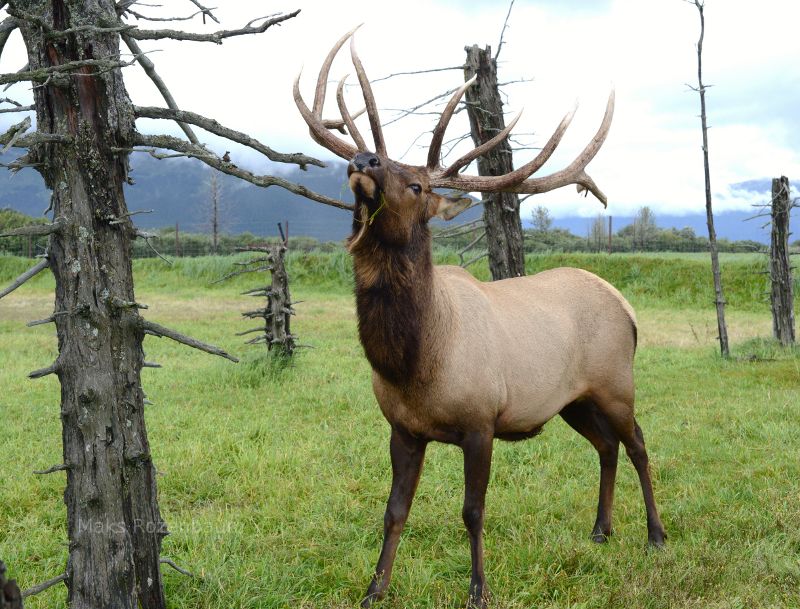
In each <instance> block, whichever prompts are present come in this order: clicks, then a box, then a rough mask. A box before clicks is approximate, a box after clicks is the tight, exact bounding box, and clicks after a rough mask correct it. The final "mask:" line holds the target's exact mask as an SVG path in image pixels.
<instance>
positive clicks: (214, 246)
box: [176, 171, 219, 254]
mask: <svg viewBox="0 0 800 609" xmlns="http://www.w3.org/2000/svg"><path fill="white" fill-rule="evenodd" d="M208 186H209V194H210V195H211V214H210V215H211V218H210V220H211V251H212V252H213V253H214V254H216V253H218V251H217V250H218V247H219V178H218V177H217V172H215V171H214V172H212V173H211V177H210V178H209V182H208ZM176 235H177V233H176Z"/></svg>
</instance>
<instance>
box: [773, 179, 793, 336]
mask: <svg viewBox="0 0 800 609" xmlns="http://www.w3.org/2000/svg"><path fill="white" fill-rule="evenodd" d="M790 213H791V200H790V198H789V178H787V177H785V176H781V177H780V178H775V179H774V180H772V234H771V239H770V257H769V275H770V280H771V282H772V287H771V289H770V304H771V306H772V333H773V335H774V336H775V338H776V339H777V340H779V341H780V343H781V344H782V345H784V346H789V345H793V344H794V342H795V331H794V289H793V285H792V264H791V259H790V258H789V216H790Z"/></svg>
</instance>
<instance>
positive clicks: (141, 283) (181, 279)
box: [0, 249, 800, 311]
mask: <svg viewBox="0 0 800 609" xmlns="http://www.w3.org/2000/svg"><path fill="white" fill-rule="evenodd" d="M252 256H253V254H246V253H243V254H238V255H236V256H204V257H199V258H172V259H171V260H172V265H168V264H166V263H165V262H164V261H162V260H160V259H158V258H149V259H139V260H135V261H134V269H135V274H136V282H137V289H139V290H150V289H170V290H174V291H176V293H182V294H184V295H186V296H187V297H188V296H190V295H191V294H192V292H193V291H195V290H197V289H198V288H206V287H208V288H211V289H221V290H226V289H237V288H242V289H246V288H248V287H251V286H253V285H257V284H258V282H263V281H264V276H263V275H261V276H260V277H259V276H256V275H253V274H249V275H243V276H241V277H238V278H235V279H233V280H229V281H226V282H222V283H214V282H215V281H217V280H218V279H220V278H221V277H223V276H224V275H226V274H227V273H229V272H231V270H233V269H235V268H236V267H235V265H234V262H236V261H242V260H246V259H248V258H250V257H252ZM435 258H436V262H437V263H438V264H456V263H457V262H458V256H457V254H456V253H455V252H453V251H448V250H446V249H437V250H436V254H435ZM29 266H31V262H30V261H29V260H25V259H23V258H17V257H12V256H0V281H1V282H9V281H11V279H13V278H14V277H16V276H17V275H19V274H21V273H22V272H23V271H24V270H25V269H27V268H28V267H29ZM559 266H572V267H578V268H583V269H586V270H588V271H591V272H593V273H596V274H597V275H599V276H601V277H603V278H604V279H606V280H607V281H609V282H610V283H611V284H613V285H614V286H616V287H617V288H618V289H619V290H620V291H621V292H622V293H623V294H624V295H625V296H626V297H627V298H629V299H630V300H631V301H632V302H633V303H634V304H635V305H637V306H641V305H644V306H652V307H671V308H675V307H678V308H700V309H703V308H706V307H712V306H713V301H714V294H713V284H712V281H711V270H710V263H709V262H708V260H707V258H706V257H702V256H696V255H682V256H661V255H652V254H615V255H612V256H609V255H607V254H582V253H575V254H530V255H528V256H527V258H526V271H527V272H528V274H533V273H537V272H540V271H544V270H547V269H551V268H555V267H559ZM287 268H288V272H289V275H290V280H291V285H297V286H303V287H306V286H309V287H310V286H316V287H317V288H318V289H324V290H338V291H341V292H347V291H349V290H351V288H352V285H353V276H352V263H351V260H350V257H349V256H348V255H347V253H346V252H345V251H344V250H343V249H340V250H337V251H333V252H321V251H311V252H302V251H289V252H288V253H287ZM765 268H766V261H765V259H764V258H763V257H758V256H753V255H747V256H742V255H736V254H731V255H729V256H726V255H723V256H722V273H723V282H724V286H725V296H726V299H727V301H728V304H729V306H730V307H732V308H734V309H739V310H744V311H759V310H765V307H766V306H767V305H766V294H767V291H768V289H769V283H768V279H767V276H766V275H765V274H764V272H763V271H764V270H765ZM469 270H470V272H471V273H473V274H474V275H475V276H476V277H477V278H478V279H481V280H484V281H485V280H488V279H489V278H490V275H489V268H488V264H487V262H486V260H481V261H479V262H478V263H477V264H475V265H473V266H471V267H470V269H469ZM35 281H36V282H37V283H36V285H41V286H44V285H50V284H49V283H48V282H50V281H51V279H49V274H48V273H42V275H41V276H40V277H39V278H37V279H36V280H35ZM795 283H796V288H795V293H797V294H800V273H798V274H797V275H796V277H795Z"/></svg>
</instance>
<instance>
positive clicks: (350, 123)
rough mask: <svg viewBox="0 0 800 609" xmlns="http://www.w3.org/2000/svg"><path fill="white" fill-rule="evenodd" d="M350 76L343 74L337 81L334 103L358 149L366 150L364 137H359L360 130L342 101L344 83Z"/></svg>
mask: <svg viewBox="0 0 800 609" xmlns="http://www.w3.org/2000/svg"><path fill="white" fill-rule="evenodd" d="M348 76H350V75H349V74H345V76H344V78H342V80H340V81H339V86H338V87H337V88H336V103H337V104H338V105H339V112H340V113H341V115H342V120H343V121H344V124H345V125H347V130H348V131H349V132H350V135H351V136H352V138H353V141H354V142H355V143H356V146H358V149H359V150H362V151H366V150H367V144H366V142H365V141H364V138H363V137H361V132H360V131H359V130H358V127H356V123H355V121H354V120H353V117H352V116H350V111H349V110H348V109H347V105H346V104H345V103H344V83H345V81H346V80H347V77H348Z"/></svg>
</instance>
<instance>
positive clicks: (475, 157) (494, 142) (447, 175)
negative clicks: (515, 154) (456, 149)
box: [440, 110, 535, 178]
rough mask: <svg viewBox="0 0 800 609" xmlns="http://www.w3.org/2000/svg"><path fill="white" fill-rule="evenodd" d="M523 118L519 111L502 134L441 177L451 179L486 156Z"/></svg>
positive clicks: (451, 167)
mask: <svg viewBox="0 0 800 609" xmlns="http://www.w3.org/2000/svg"><path fill="white" fill-rule="evenodd" d="M521 116H522V110H520V111H519V113H518V114H517V115H516V116H515V117H514V120H512V121H511V122H510V123H509V124H508V126H507V127H506V128H505V129H503V130H502V131H501V132H500V133H498V134H497V135H495V136H494V137H493V138H492V139H490V140H489V141H486V142H484V143H483V144H481V145H480V146H478V147H477V148H473V149H472V150H470V151H469V152H468V153H467V154H465V155H464V156H462V157H461V158H459V159H458V160H457V161H456V162H455V163H453V164H452V165H450V166H449V167H448V168H447V169H445V170H444V171H442V172H441V174H440V177H442V178H446V177H449V176H451V175H453V174H455V173H456V172H458V170H459V169H461V168H462V167H465V166H467V165H469V164H470V163H471V162H472V161H474V160H475V159H477V158H478V157H479V156H481V155H482V154H485V153H486V152H488V151H489V150H491V149H492V148H494V147H495V146H497V145H498V144H499V143H500V142H502V141H503V140H504V139H505V138H506V137H508V134H509V133H511V130H512V129H513V128H514V126H515V125H516V124H517V121H518V120H519V118H520V117H521ZM534 171H535V170H534ZM531 173H532V172H531ZM529 175H530V173H528V174H526V175H525V177H528V176H529Z"/></svg>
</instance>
